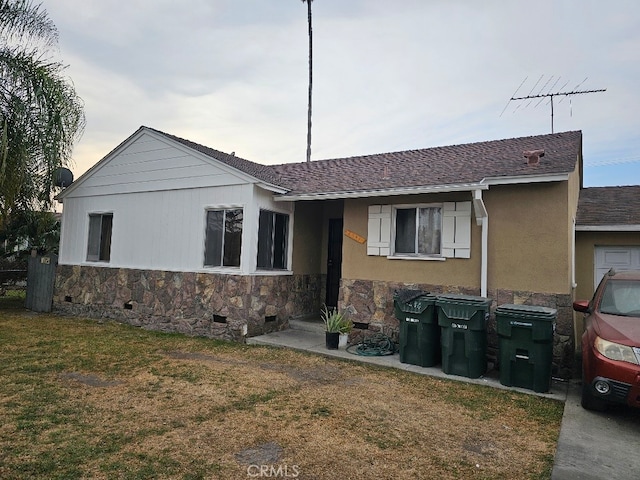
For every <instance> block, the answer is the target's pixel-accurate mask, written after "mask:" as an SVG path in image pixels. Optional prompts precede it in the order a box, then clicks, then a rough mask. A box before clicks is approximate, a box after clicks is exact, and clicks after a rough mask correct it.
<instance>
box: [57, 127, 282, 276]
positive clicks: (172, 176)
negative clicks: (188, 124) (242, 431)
mask: <svg viewBox="0 0 640 480" xmlns="http://www.w3.org/2000/svg"><path fill="white" fill-rule="evenodd" d="M254 182H255V180H254V179H252V177H250V176H247V175H245V174H244V173H242V172H239V171H237V170H235V169H233V168H231V167H229V166H227V165H225V164H222V163H219V162H216V161H215V160H212V159H210V158H208V157H206V156H204V155H202V154H200V153H199V152H196V151H194V150H191V149H190V148H188V147H185V146H183V145H181V144H179V143H176V142H174V141H172V140H171V139H167V138H165V137H163V136H161V135H157V134H156V133H154V132H152V131H151V132H150V131H142V132H141V133H140V134H138V135H137V136H134V137H132V138H131V139H130V140H129V141H127V142H126V143H125V144H123V145H121V146H120V147H118V148H117V149H116V150H115V151H114V152H112V153H111V154H110V155H109V156H108V157H106V158H105V159H104V160H102V161H101V162H100V163H99V164H97V165H96V166H95V167H94V168H92V169H91V170H90V171H89V172H88V173H87V175H86V176H84V177H82V178H80V179H79V180H78V182H77V183H76V184H75V185H73V186H71V187H70V190H69V191H68V192H65V195H64V196H63V220H62V233H61V237H62V239H61V245H60V256H59V262H60V263H62V264H67V265H82V264H90V265H94V266H98V265H105V266H109V267H113V268H136V269H150V270H168V271H187V272H199V271H216V272H230V273H241V274H252V273H255V272H256V264H257V261H256V257H257V251H258V218H259V213H260V209H261V208H266V209H269V210H272V211H276V212H281V213H289V214H290V218H289V252H288V254H289V259H288V265H291V250H292V245H291V242H292V238H293V215H292V214H293V208H294V207H293V205H292V204H289V203H284V204H283V203H276V202H274V201H273V194H272V193H271V192H268V191H266V190H263V189H261V188H260V187H258V186H256V184H255V183H254ZM215 208H242V209H243V230H242V250H241V258H240V269H238V268H223V269H220V268H213V267H207V268H205V267H204V243H205V227H206V211H207V209H215ZM91 213H112V214H113V228H112V237H111V255H110V260H109V262H108V263H100V262H87V260H86V258H87V243H88V233H89V214H91ZM274 273H275V272H274ZM280 273H282V272H280Z"/></svg>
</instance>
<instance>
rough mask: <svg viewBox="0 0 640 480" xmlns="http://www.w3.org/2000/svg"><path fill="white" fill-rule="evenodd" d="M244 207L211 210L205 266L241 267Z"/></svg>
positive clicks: (207, 231)
mask: <svg viewBox="0 0 640 480" xmlns="http://www.w3.org/2000/svg"><path fill="white" fill-rule="evenodd" d="M241 246H242V209H241V208H237V209H228V210H227V209H225V210H209V211H208V212H207V229H206V233H205V241H204V265H205V267H239V266H240V250H241Z"/></svg>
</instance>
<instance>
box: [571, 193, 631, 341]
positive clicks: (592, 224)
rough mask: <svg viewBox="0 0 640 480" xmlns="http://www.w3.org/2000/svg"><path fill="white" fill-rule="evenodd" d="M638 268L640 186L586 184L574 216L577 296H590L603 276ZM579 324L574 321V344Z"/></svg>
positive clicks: (577, 337)
mask: <svg viewBox="0 0 640 480" xmlns="http://www.w3.org/2000/svg"><path fill="white" fill-rule="evenodd" d="M611 268H614V269H616V270H640V186H637V185H634V186H622V187H589V188H583V189H582V190H581V192H580V199H579V202H578V215H577V218H576V279H577V281H576V290H575V298H576V299H590V298H591V296H592V295H593V292H594V290H595V288H596V287H597V286H598V283H600V280H601V279H602V277H603V275H604V274H605V273H607V272H608V271H609V269H611ZM582 327H583V325H582V323H581V322H578V323H577V324H576V342H577V343H576V345H577V346H578V347H579V346H580V341H579V335H581V334H582Z"/></svg>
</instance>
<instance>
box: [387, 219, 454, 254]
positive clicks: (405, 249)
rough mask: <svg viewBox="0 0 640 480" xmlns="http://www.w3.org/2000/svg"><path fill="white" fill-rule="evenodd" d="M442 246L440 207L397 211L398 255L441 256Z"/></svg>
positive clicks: (396, 249)
mask: <svg viewBox="0 0 640 480" xmlns="http://www.w3.org/2000/svg"><path fill="white" fill-rule="evenodd" d="M441 245H442V209H441V208H440V207H417V208H398V209H396V242H395V249H394V252H395V253H396V254H401V255H440V251H441Z"/></svg>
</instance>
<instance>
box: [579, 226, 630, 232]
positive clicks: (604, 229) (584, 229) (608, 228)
mask: <svg viewBox="0 0 640 480" xmlns="http://www.w3.org/2000/svg"><path fill="white" fill-rule="evenodd" d="M576 232H640V225H576Z"/></svg>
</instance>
